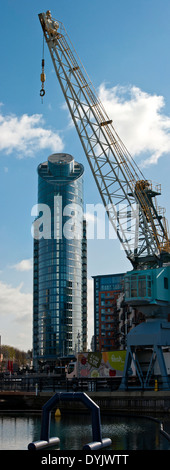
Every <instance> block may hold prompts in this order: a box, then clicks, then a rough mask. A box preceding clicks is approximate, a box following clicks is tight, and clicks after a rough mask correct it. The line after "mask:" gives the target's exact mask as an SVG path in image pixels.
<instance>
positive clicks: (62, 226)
mask: <svg viewBox="0 0 170 470" xmlns="http://www.w3.org/2000/svg"><path fill="white" fill-rule="evenodd" d="M83 172H84V168H83V166H82V165H81V164H78V163H77V162H75V161H74V159H73V157H72V156H71V155H67V154H54V155H50V157H49V158H48V162H45V163H43V164H40V165H39V167H38V204H40V205H41V204H45V205H46V206H48V208H49V209H50V211H48V217H47V219H46V220H45V219H43V222H42V224H41V223H40V225H39V239H35V240H34V326H33V355H34V365H35V364H36V363H37V361H38V360H39V361H41V360H43V361H44V360H45V361H47V362H48V361H55V358H56V357H57V356H65V355H70V354H75V353H76V352H78V351H79V350H81V349H82V348H83V345H85V344H86V340H87V318H86V321H84V311H85V310H86V312H87V308H86V307H87V292H86V296H85V297H84V295H83V289H84V287H83V286H84V284H85V276H87V274H86V271H85V270H84V267H83V266H84V265H86V260H84V244H86V241H85V237H84V236H83V233H84V232H83ZM39 207H40V209H41V206H39ZM41 215H42V212H41V210H40V214H39V221H40V222H41V218H40V217H41ZM36 220H38V219H36ZM41 231H42V233H43V236H42V237H41ZM85 303H86V306H85Z"/></svg>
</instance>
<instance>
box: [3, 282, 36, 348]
mask: <svg viewBox="0 0 170 470" xmlns="http://www.w3.org/2000/svg"><path fill="white" fill-rule="evenodd" d="M22 288H23V284H20V285H19V286H17V287H13V286H12V285H11V284H6V283H4V282H2V281H0V305H1V308H0V322H1V335H2V343H3V344H4V343H5V344H10V345H11V346H12V345H13V346H15V347H18V348H19V349H24V350H27V349H29V348H30V347H31V345H32V339H31V337H32V294H30V293H25V292H23V291H22Z"/></svg>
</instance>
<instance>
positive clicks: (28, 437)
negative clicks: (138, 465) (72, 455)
mask: <svg viewBox="0 0 170 470" xmlns="http://www.w3.org/2000/svg"><path fill="white" fill-rule="evenodd" d="M101 421H102V437H103V438H104V437H109V438H111V439H112V446H111V448H110V449H112V450H114V451H115V450H170V442H169V441H168V440H167V439H166V438H165V437H164V436H163V435H162V434H161V433H160V426H159V423H158V422H156V421H152V420H150V419H147V418H145V417H129V416H113V415H112V416H102V419H101ZM168 424H169V423H168ZM40 428H41V415H40V414H30V413H29V414H25V413H23V414H21V413H20V414H15V413H13V414H9V413H8V414H3V415H0V449H1V450H27V446H28V444H29V443H30V442H32V441H36V440H39V439H40ZM50 429H51V436H57V437H59V438H60V449H61V450H70V449H72V450H81V449H82V448H83V446H84V445H85V444H87V443H89V442H91V441H92V428H91V418H90V416H88V415H76V414H74V415H73V414H72V415H62V416H61V417H60V418H55V416H54V415H52V418H51V428H50Z"/></svg>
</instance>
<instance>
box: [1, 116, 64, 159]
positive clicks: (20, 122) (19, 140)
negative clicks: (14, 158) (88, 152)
mask: <svg viewBox="0 0 170 470" xmlns="http://www.w3.org/2000/svg"><path fill="white" fill-rule="evenodd" d="M63 147H64V145H63V142H62V139H61V137H60V136H59V134H57V132H55V133H54V132H53V131H52V130H50V129H45V127H44V121H43V118H42V115H41V114H32V115H31V116H28V115H27V114H23V115H22V116H20V117H18V116H16V115H12V114H10V115H3V114H2V113H0V151H1V152H2V151H3V152H5V153H6V154H10V153H12V152H14V151H15V152H16V154H17V155H18V156H19V157H20V158H22V157H25V156H34V154H35V152H36V151H38V150H41V149H46V148H49V149H50V150H51V151H53V152H56V151H57V152H60V151H62V150H63Z"/></svg>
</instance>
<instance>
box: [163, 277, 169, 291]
mask: <svg viewBox="0 0 170 470" xmlns="http://www.w3.org/2000/svg"><path fill="white" fill-rule="evenodd" d="M164 289H168V277H164Z"/></svg>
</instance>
